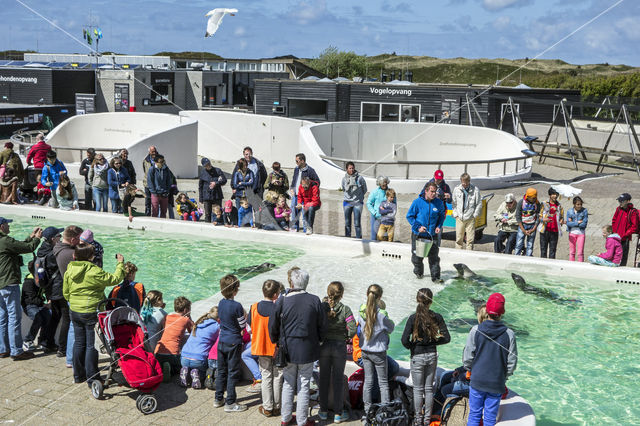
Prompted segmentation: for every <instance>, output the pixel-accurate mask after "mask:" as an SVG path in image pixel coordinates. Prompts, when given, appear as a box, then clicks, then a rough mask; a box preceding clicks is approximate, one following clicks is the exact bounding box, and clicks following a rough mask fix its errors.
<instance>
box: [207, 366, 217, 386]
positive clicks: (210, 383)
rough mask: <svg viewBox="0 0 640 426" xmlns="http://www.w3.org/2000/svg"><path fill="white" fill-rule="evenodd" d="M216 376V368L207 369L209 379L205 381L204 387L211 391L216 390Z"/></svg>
mask: <svg viewBox="0 0 640 426" xmlns="http://www.w3.org/2000/svg"><path fill="white" fill-rule="evenodd" d="M215 374H216V370H215V369H214V368H207V377H206V378H205V379H204V387H205V388H207V389H210V390H215V389H216V388H215Z"/></svg>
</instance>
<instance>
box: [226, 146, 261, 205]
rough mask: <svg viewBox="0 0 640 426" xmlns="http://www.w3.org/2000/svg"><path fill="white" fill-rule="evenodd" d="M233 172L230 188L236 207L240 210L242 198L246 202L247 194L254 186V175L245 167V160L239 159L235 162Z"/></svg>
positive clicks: (255, 180)
mask: <svg viewBox="0 0 640 426" xmlns="http://www.w3.org/2000/svg"><path fill="white" fill-rule="evenodd" d="M234 170H235V172H233V179H232V182H233V184H232V186H231V187H232V188H233V195H234V196H235V199H236V207H237V208H238V209H239V208H240V201H241V199H242V198H246V199H247V201H248V196H249V193H250V192H251V191H252V190H253V188H255V186H256V182H257V179H256V175H255V174H254V173H253V171H251V169H250V168H249V166H248V165H247V160H245V159H244V158H241V159H239V160H238V161H237V162H236V167H235V169H234Z"/></svg>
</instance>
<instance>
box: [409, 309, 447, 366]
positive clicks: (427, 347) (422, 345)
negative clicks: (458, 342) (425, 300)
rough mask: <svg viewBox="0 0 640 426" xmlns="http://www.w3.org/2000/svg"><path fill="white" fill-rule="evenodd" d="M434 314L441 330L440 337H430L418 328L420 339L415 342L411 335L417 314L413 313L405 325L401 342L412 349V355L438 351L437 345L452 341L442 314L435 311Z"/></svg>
mask: <svg viewBox="0 0 640 426" xmlns="http://www.w3.org/2000/svg"><path fill="white" fill-rule="evenodd" d="M431 312H433V311H431ZM433 314H434V316H435V320H436V323H437V324H438V329H439V330H440V337H438V338H437V339H429V338H428V337H427V336H426V334H425V333H424V330H418V339H419V340H417V341H415V342H414V341H413V340H412V337H411V335H412V334H413V325H414V323H415V321H416V314H413V315H411V316H410V317H409V319H408V320H407V324H406V325H405V326H404V332H403V333H402V339H401V342H402V346H404V347H405V348H407V349H409V350H410V351H411V356H413V355H418V354H427V353H432V352H437V349H436V346H437V345H444V344H445V343H449V342H450V341H451V336H450V335H449V330H448V329H447V325H446V324H445V323H444V319H443V318H442V315H440V314H438V313H436V312H433Z"/></svg>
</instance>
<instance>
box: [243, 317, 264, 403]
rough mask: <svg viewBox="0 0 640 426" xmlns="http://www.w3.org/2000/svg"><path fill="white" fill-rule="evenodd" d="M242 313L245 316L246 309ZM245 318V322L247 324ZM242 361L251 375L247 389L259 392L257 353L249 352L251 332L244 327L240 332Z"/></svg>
mask: <svg viewBox="0 0 640 426" xmlns="http://www.w3.org/2000/svg"><path fill="white" fill-rule="evenodd" d="M244 315H245V316H247V311H245V312H244ZM248 323H249V322H248V320H247V324H248ZM240 358H242V363H243V364H244V365H245V366H246V367H247V368H248V369H249V372H251V375H252V376H253V383H251V385H250V386H249V389H247V392H249V393H260V392H262V373H261V372H260V365H259V364H258V355H253V354H252V353H251V334H250V333H249V331H248V330H247V329H246V328H245V329H244V331H243V332H242V355H240Z"/></svg>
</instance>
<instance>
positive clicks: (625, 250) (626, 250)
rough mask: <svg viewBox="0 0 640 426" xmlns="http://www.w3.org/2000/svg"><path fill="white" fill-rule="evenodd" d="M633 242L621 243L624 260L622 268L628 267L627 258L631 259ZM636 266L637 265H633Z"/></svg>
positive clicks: (625, 241) (624, 241) (621, 262)
mask: <svg viewBox="0 0 640 426" xmlns="http://www.w3.org/2000/svg"><path fill="white" fill-rule="evenodd" d="M630 241H631V240H623V241H620V243H621V244H622V259H621V260H620V266H627V258H628V257H629V242H630ZM631 266H635V265H631Z"/></svg>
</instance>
